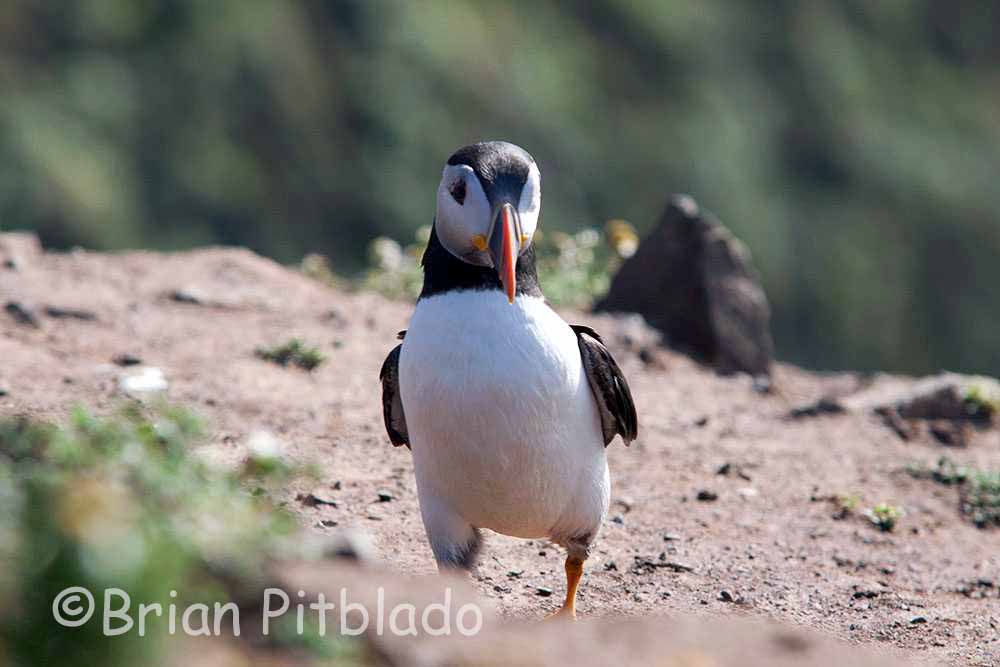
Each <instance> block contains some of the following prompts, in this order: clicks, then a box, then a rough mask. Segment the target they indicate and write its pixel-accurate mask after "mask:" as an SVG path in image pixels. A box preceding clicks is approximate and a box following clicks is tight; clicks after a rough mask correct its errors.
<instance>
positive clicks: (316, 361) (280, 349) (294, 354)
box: [254, 338, 326, 371]
mask: <svg viewBox="0 0 1000 667" xmlns="http://www.w3.org/2000/svg"><path fill="white" fill-rule="evenodd" d="M254 354H256V355H257V356H258V357H260V358H261V359H263V360H264V361H270V362H273V363H276V364H278V365H279V366H288V365H292V366H297V367H298V368H301V369H302V370H305V371H313V370H315V369H317V368H319V366H320V365H321V364H322V363H323V362H324V361H326V357H325V356H324V355H323V353H322V352H320V351H319V348H316V347H310V346H308V345H306V344H305V343H303V342H302V341H300V340H299V339H298V338H293V339H291V340H290V341H288V342H287V343H284V344H282V345H276V346H274V347H259V348H257V350H256V351H255V352H254Z"/></svg>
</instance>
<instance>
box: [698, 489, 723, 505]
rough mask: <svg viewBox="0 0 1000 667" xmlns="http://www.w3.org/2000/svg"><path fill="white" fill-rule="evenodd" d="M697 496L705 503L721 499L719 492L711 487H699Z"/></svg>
mask: <svg viewBox="0 0 1000 667" xmlns="http://www.w3.org/2000/svg"><path fill="white" fill-rule="evenodd" d="M695 498H696V499H698V500H700V501H701V502H703V503H712V502H715V501H716V500H718V499H719V494H718V493H716V492H715V491H712V490H711V489H699V490H698V495H696V496H695Z"/></svg>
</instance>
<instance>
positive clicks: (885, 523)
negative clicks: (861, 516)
mask: <svg viewBox="0 0 1000 667" xmlns="http://www.w3.org/2000/svg"><path fill="white" fill-rule="evenodd" d="M865 516H866V517H868V520H869V521H871V522H872V523H873V524H874V525H875V526H876V527H878V529H879V530H882V531H885V532H887V533H888V532H892V530H893V529H894V528H895V527H896V523H897V522H898V521H899V520H900V519H902V518H903V508H901V507H897V506H896V505H889V504H888V503H879V504H878V505H876V506H875V507H872V508H871V509H869V510H868V511H866V512H865Z"/></svg>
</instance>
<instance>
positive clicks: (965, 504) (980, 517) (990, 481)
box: [961, 470, 1000, 528]
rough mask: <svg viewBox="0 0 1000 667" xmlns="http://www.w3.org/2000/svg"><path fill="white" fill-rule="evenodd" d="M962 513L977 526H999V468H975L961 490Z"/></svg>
mask: <svg viewBox="0 0 1000 667" xmlns="http://www.w3.org/2000/svg"><path fill="white" fill-rule="evenodd" d="M961 509H962V513H963V514H965V515H966V516H967V517H969V520H971V521H972V523H974V524H976V526H978V527H979V528H988V527H991V526H1000V470H987V471H981V470H977V471H975V472H973V473H971V474H970V476H969V479H968V481H967V482H966V483H965V485H964V486H963V487H962V491H961Z"/></svg>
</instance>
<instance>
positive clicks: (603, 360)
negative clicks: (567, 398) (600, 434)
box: [570, 324, 639, 447]
mask: <svg viewBox="0 0 1000 667" xmlns="http://www.w3.org/2000/svg"><path fill="white" fill-rule="evenodd" d="M570 327H571V328H572V329H573V331H574V332H576V340H577V343H579V345H580V356H581V358H582V359H583V368H584V371H585V372H586V373H587V381H588V382H589V383H590V390H591V391H592V392H593V393H594V399H595V400H596V401H597V408H598V411H599V412H600V414H601V430H602V431H604V445H605V447H606V446H607V445H608V444H609V443H610V442H611V441H612V440H613V439H614V437H615V435H620V436H621V437H622V440H623V441H624V442H625V446H626V447H627V446H628V445H629V444H631V442H632V441H633V440H635V439H636V436H637V435H638V434H639V419H638V417H637V416H636V414H635V403H634V402H633V400H632V392H631V390H629V388H628V382H626V381H625V375H624V374H623V373H622V370H621V369H620V368H619V367H618V364H617V363H615V360H614V357H612V356H611V353H610V352H608V348H606V347H605V346H604V341H603V340H602V339H601V337H600V335H598V333H597V332H596V331H594V330H593V329H591V328H590V327H585V326H582V325H580V324H571V325H570Z"/></svg>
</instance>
